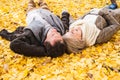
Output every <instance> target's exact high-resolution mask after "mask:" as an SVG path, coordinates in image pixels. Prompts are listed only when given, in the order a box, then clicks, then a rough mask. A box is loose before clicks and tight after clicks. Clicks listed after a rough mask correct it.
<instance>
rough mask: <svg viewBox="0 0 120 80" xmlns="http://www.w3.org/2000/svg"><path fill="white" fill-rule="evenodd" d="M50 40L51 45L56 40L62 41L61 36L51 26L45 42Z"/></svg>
mask: <svg viewBox="0 0 120 80" xmlns="http://www.w3.org/2000/svg"><path fill="white" fill-rule="evenodd" d="M46 41H47V42H50V44H51V45H52V46H53V45H54V44H55V43H56V42H57V41H60V42H61V43H62V42H63V38H62V36H61V35H60V33H59V32H57V30H56V29H54V28H52V29H50V30H49V31H48V33H47V36H46V40H45V42H46Z"/></svg>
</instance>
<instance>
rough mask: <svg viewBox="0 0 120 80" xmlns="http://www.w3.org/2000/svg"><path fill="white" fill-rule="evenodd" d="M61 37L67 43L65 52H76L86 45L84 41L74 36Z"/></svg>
mask: <svg viewBox="0 0 120 80" xmlns="http://www.w3.org/2000/svg"><path fill="white" fill-rule="evenodd" d="M63 39H64V41H65V43H66V45H67V52H68V53H78V52H80V51H81V50H82V49H83V48H85V47H86V44H85V41H82V40H79V39H76V38H75V37H74V36H70V37H69V36H67V35H63Z"/></svg>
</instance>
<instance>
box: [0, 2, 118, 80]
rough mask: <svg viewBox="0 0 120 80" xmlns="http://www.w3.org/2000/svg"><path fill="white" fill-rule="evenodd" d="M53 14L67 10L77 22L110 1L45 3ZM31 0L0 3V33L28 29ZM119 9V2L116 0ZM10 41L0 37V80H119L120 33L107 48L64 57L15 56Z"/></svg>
mask: <svg viewBox="0 0 120 80" xmlns="http://www.w3.org/2000/svg"><path fill="white" fill-rule="evenodd" d="M35 2H36V3H37V0H35ZM46 2H47V4H48V6H49V8H50V10H52V11H53V12H54V13H55V14H56V15H61V12H62V11H63V10H67V11H69V12H70V14H71V15H72V16H73V17H74V18H75V19H77V18H78V17H80V16H81V15H83V14H84V13H86V12H88V11H89V10H90V9H91V8H101V7H104V6H106V5H108V4H110V1H109V0H46ZM27 3H28V0H0V30H2V29H3V28H5V29H7V30H9V31H13V30H15V29H16V28H17V27H18V26H20V25H22V26H25V25H26V23H25V17H26V15H25V11H26V8H27ZM117 3H118V6H119V7H120V0H117ZM9 44H10V42H9V41H6V40H5V39H2V38H1V37H0V80H116V79H117V80H120V31H118V32H117V33H116V34H115V35H114V36H113V37H112V39H111V40H110V41H109V42H107V43H104V44H99V45H95V46H92V47H88V48H86V49H84V50H82V53H71V54H69V55H68V54H64V55H63V56H61V57H57V58H53V59H51V58H50V57H41V58H40V57H25V56H23V55H18V54H15V53H14V52H12V51H11V50H10V48H9Z"/></svg>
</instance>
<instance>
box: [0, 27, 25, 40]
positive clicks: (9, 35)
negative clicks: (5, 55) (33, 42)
mask: <svg viewBox="0 0 120 80" xmlns="http://www.w3.org/2000/svg"><path fill="white" fill-rule="evenodd" d="M23 29H24V26H19V27H18V28H17V29H16V30H15V31H13V32H8V30H6V29H3V30H1V31H0V36H1V37H2V38H5V39H6V40H8V41H12V40H14V39H15V38H17V36H19V35H20V34H22V33H23Z"/></svg>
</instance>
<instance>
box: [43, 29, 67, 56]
mask: <svg viewBox="0 0 120 80" xmlns="http://www.w3.org/2000/svg"><path fill="white" fill-rule="evenodd" d="M44 45H45V48H46V51H47V55H48V56H51V57H57V56H61V55H62V54H63V53H65V50H66V45H65V43H64V41H63V38H62V36H61V34H60V33H59V32H57V30H56V29H54V28H52V29H50V30H49V31H48V33H47V36H46V39H45V41H44Z"/></svg>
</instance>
